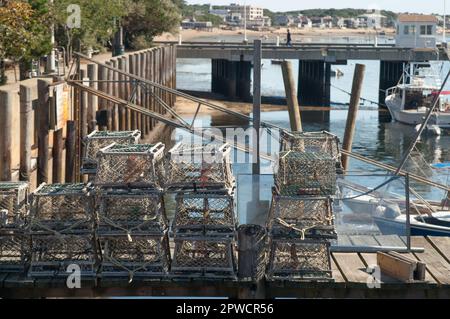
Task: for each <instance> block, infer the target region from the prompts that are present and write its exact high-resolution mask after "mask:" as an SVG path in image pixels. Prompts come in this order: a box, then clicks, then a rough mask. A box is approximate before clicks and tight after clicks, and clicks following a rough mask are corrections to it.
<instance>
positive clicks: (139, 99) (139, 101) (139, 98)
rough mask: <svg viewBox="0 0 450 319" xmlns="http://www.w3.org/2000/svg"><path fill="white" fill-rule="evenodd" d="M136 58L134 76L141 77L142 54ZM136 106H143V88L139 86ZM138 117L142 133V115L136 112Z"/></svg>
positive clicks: (137, 125) (138, 54)
mask: <svg viewBox="0 0 450 319" xmlns="http://www.w3.org/2000/svg"><path fill="white" fill-rule="evenodd" d="M134 58H135V62H136V63H135V66H134V68H135V71H134V75H136V76H139V73H140V69H141V54H140V53H136V54H135V55H134ZM136 94H137V95H136V104H137V105H139V106H142V89H141V86H140V85H138V86H137V90H136ZM135 113H136V115H135V117H136V127H137V129H138V130H139V131H141V132H142V121H141V114H140V113H139V112H135Z"/></svg>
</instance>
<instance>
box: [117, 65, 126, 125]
mask: <svg viewBox="0 0 450 319" xmlns="http://www.w3.org/2000/svg"><path fill="white" fill-rule="evenodd" d="M124 62H125V60H124V59H123V58H122V57H119V58H118V60H117V67H118V68H119V70H122V71H125V64H124ZM118 80H119V86H118V88H119V89H118V92H117V93H118V95H119V97H120V98H121V99H123V100H126V99H127V98H126V96H125V83H124V82H123V81H125V76H124V75H123V74H122V73H119V76H118ZM126 114H127V113H126V108H125V107H123V106H120V107H119V130H121V131H125V130H126Z"/></svg>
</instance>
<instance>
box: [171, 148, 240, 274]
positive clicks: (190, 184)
mask: <svg viewBox="0 0 450 319" xmlns="http://www.w3.org/2000/svg"><path fill="white" fill-rule="evenodd" d="M230 151H231V148H230V146H229V145H228V144H210V145H187V144H181V143H179V144H177V145H175V146H174V147H173V148H172V149H171V150H170V151H169V152H168V154H167V160H166V188H167V189H169V190H170V191H172V192H174V193H175V202H176V207H175V216H174V219H173V222H172V231H173V234H174V242H175V249H174V254H173V261H172V265H171V274H172V275H174V276H183V277H184V276H187V277H191V278H192V277H199V278H233V279H234V278H235V277H236V258H235V252H236V220H235V200H234V189H235V180H234V177H233V174H232V169H231V162H230Z"/></svg>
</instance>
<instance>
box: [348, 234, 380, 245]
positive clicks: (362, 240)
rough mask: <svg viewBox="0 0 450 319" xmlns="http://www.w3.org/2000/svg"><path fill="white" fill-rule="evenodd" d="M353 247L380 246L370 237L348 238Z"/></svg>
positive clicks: (356, 236) (355, 236)
mask: <svg viewBox="0 0 450 319" xmlns="http://www.w3.org/2000/svg"><path fill="white" fill-rule="evenodd" d="M349 237H350V241H351V242H352V243H353V245H354V246H379V245H380V244H379V243H378V242H377V241H376V240H375V238H374V237H373V236H372V235H354V236H353V235H352V236H349Z"/></svg>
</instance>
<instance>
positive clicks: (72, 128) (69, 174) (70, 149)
mask: <svg viewBox="0 0 450 319" xmlns="http://www.w3.org/2000/svg"><path fill="white" fill-rule="evenodd" d="M76 140H77V127H76V125H75V121H67V138H66V179H65V180H66V183H73V182H75V176H76V173H75V157H76V156H77V149H76Z"/></svg>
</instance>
